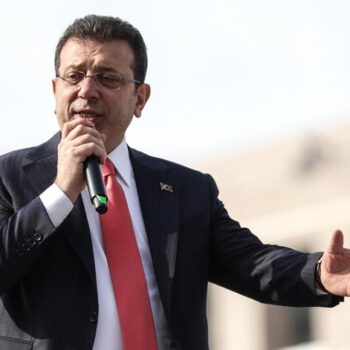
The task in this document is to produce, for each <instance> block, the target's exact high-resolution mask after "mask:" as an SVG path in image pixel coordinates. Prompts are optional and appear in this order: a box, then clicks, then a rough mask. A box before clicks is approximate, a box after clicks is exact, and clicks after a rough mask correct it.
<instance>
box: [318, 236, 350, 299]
mask: <svg viewBox="0 0 350 350" xmlns="http://www.w3.org/2000/svg"><path fill="white" fill-rule="evenodd" d="M343 241H344V238H343V234H342V232H341V231H339V230H337V231H335V232H334V233H333V235H332V238H331V241H330V242H329V244H328V247H327V249H326V251H325V253H324V255H323V257H322V264H321V282H322V284H323V286H324V287H325V288H326V289H327V291H329V292H330V293H332V294H335V295H340V296H350V249H347V248H344V247H343Z"/></svg>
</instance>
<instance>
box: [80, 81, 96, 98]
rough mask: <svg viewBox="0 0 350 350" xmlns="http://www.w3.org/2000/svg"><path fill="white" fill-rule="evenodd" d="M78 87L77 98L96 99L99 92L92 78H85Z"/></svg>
mask: <svg viewBox="0 0 350 350" xmlns="http://www.w3.org/2000/svg"><path fill="white" fill-rule="evenodd" d="M78 85H79V87H80V89H79V94H78V96H79V97H81V98H84V99H86V100H89V99H96V98H98V96H99V90H98V86H97V84H96V80H95V79H94V77H93V76H86V77H85V78H84V79H83V80H82V81H81V82H80V83H79V84H78Z"/></svg>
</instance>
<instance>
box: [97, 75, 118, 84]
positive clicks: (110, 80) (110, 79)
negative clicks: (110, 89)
mask: <svg viewBox="0 0 350 350" xmlns="http://www.w3.org/2000/svg"><path fill="white" fill-rule="evenodd" d="M98 78H99V79H100V81H101V82H105V83H116V82H119V81H120V78H119V76H117V75H114V74H99V76H98Z"/></svg>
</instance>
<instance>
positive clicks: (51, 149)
mask: <svg viewBox="0 0 350 350" xmlns="http://www.w3.org/2000/svg"><path fill="white" fill-rule="evenodd" d="M59 141H60V133H57V134H56V135H54V136H53V137H52V138H51V139H50V140H49V141H47V142H46V143H44V144H42V145H40V146H39V147H37V148H34V149H33V152H31V153H30V154H29V155H28V157H27V159H26V160H25V162H24V166H23V170H24V172H25V174H26V176H27V177H28V179H29V181H30V183H31V184H32V186H33V188H34V189H35V191H36V192H37V195H40V194H41V193H42V192H43V191H44V190H45V189H47V188H48V187H49V186H50V185H52V183H53V182H54V180H55V177H56V173H57V145H58V143H59ZM58 230H59V231H60V232H61V233H62V234H64V235H65V236H66V239H67V241H68V242H69V243H70V245H71V246H72V248H73V249H74V250H75V251H76V253H77V255H78V256H79V258H80V260H81V261H82V263H83V264H84V266H85V267H86V269H87V271H88V272H89V275H90V278H91V280H92V281H93V282H94V283H96V276H95V265H94V258H93V250H92V243H91V237H90V231H89V226H88V222H87V219H86V214H85V210H84V206H83V203H82V200H81V197H80V196H79V197H78V199H77V200H76V201H75V203H74V208H73V210H72V211H71V212H70V213H69V215H68V216H67V218H66V219H65V220H64V221H63V223H62V224H61V225H60V227H59V228H58Z"/></svg>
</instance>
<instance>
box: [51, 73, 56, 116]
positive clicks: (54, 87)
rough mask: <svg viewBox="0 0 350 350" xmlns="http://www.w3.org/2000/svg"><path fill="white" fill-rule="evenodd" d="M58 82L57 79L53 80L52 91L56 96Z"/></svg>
mask: <svg viewBox="0 0 350 350" xmlns="http://www.w3.org/2000/svg"><path fill="white" fill-rule="evenodd" d="M56 83H57V80H56V79H52V80H51V86H52V92H53V94H54V95H55V96H56ZM54 113H55V114H56V108H55V110H54Z"/></svg>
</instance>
